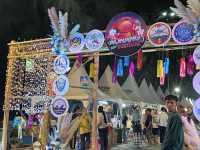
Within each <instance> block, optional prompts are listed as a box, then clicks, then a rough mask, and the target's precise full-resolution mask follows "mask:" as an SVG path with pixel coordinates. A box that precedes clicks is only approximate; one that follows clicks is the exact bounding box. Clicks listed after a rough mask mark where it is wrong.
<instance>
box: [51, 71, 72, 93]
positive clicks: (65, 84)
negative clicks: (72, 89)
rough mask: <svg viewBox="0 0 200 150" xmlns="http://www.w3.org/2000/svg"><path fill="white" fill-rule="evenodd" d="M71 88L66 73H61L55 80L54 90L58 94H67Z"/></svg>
mask: <svg viewBox="0 0 200 150" xmlns="http://www.w3.org/2000/svg"><path fill="white" fill-rule="evenodd" d="M68 90H69V81H68V79H67V77H66V76H65V75H60V76H58V78H57V79H56V80H54V82H53V91H54V92H55V93H56V95H61V96H63V95H65V94H66V93H67V91H68Z"/></svg>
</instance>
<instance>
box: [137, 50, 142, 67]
mask: <svg viewBox="0 0 200 150" xmlns="http://www.w3.org/2000/svg"><path fill="white" fill-rule="evenodd" d="M142 60H143V52H142V50H141V49H140V50H139V51H138V56H137V69H138V70H141V69H142Z"/></svg>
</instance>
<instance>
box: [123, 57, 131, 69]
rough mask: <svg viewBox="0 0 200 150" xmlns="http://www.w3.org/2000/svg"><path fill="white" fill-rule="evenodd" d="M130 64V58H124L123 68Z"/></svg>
mask: <svg viewBox="0 0 200 150" xmlns="http://www.w3.org/2000/svg"><path fill="white" fill-rule="evenodd" d="M129 63H130V57H129V56H126V57H124V67H128V66H129Z"/></svg>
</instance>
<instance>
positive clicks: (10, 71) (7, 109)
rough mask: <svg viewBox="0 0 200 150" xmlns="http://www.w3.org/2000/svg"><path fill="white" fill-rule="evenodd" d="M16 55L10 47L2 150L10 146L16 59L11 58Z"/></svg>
mask: <svg viewBox="0 0 200 150" xmlns="http://www.w3.org/2000/svg"><path fill="white" fill-rule="evenodd" d="M13 55H14V49H12V46H10V49H9V55H8V65H7V75H6V87H5V99H4V108H3V109H4V118H3V133H2V150H7V145H8V126H9V112H10V103H9V98H10V95H11V91H10V90H11V85H12V74H13V63H14V61H15V59H13V58H9V56H13Z"/></svg>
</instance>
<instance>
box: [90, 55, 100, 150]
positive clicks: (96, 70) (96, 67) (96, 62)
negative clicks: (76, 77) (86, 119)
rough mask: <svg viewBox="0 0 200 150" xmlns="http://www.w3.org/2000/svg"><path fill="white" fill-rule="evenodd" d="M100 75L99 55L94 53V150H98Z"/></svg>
mask: <svg viewBox="0 0 200 150" xmlns="http://www.w3.org/2000/svg"><path fill="white" fill-rule="evenodd" d="M98 75H99V53H94V88H93V92H92V97H93V118H92V150H96V146H97V104H96V98H97V88H98V80H99V79H98Z"/></svg>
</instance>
